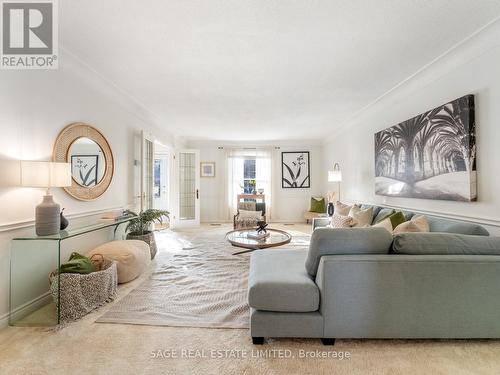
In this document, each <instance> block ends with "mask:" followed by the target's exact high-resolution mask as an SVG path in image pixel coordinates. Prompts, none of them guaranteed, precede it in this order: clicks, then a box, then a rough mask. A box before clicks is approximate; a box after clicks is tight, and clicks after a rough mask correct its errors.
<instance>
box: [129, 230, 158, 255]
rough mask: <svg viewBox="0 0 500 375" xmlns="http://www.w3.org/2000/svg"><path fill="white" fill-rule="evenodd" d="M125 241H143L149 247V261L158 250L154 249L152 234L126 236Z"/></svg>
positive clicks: (153, 235)
mask: <svg viewBox="0 0 500 375" xmlns="http://www.w3.org/2000/svg"><path fill="white" fill-rule="evenodd" d="M127 240H139V241H144V242H146V243H147V244H148V245H149V251H150V253H151V259H154V257H155V256H156V252H157V251H158V248H157V247H156V241H155V234H154V232H144V233H142V234H133V233H128V234H127Z"/></svg>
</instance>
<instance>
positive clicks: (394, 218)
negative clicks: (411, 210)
mask: <svg viewBox="0 0 500 375" xmlns="http://www.w3.org/2000/svg"><path fill="white" fill-rule="evenodd" d="M389 219H390V220H391V224H392V229H394V228H396V227H397V226H398V225H399V224H403V223H404V222H405V221H406V218H405V215H404V214H403V213H402V212H401V211H396V212H394V213H393V214H392V215H390V216H389Z"/></svg>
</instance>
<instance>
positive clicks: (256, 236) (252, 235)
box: [247, 232, 270, 240]
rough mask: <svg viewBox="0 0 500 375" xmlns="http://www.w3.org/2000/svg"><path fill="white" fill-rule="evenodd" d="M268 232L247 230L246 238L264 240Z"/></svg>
mask: <svg viewBox="0 0 500 375" xmlns="http://www.w3.org/2000/svg"><path fill="white" fill-rule="evenodd" d="M269 235H270V234H269V233H257V232H248V234H247V238H250V239H252V240H264V239H266V238H267V237H269Z"/></svg>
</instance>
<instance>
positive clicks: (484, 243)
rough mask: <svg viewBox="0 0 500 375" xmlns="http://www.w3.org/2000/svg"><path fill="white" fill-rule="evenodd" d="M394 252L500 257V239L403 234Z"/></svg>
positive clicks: (395, 239)
mask: <svg viewBox="0 0 500 375" xmlns="http://www.w3.org/2000/svg"><path fill="white" fill-rule="evenodd" d="M392 251H393V252H394V253H396V254H408V255H410V254H411V255H452V254H455V255H500V237H489V236H476V235H467V234H455V233H432V232H431V233H401V234H398V235H396V236H395V237H394V242H393V244H392Z"/></svg>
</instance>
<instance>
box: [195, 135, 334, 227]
mask: <svg viewBox="0 0 500 375" xmlns="http://www.w3.org/2000/svg"><path fill="white" fill-rule="evenodd" d="M262 146H272V147H280V149H279V150H275V151H274V165H273V172H274V181H273V194H272V207H273V208H272V219H271V220H272V221H279V222H298V221H302V220H303V214H304V211H307V209H308V207H309V199H310V197H311V195H325V191H324V189H323V188H324V184H323V181H324V179H326V175H325V174H324V171H323V155H322V146H321V145H320V144H318V142H316V143H315V142H311V141H304V142H301V143H298V142H295V143H289V142H273V143H272V144H268V145H264V144H254V143H247V144H242V143H239V144H235V143H231V144H228V143H225V142H223V141H220V142H216V141H210V142H199V141H196V142H194V141H191V142H188V143H187V147H188V148H195V149H199V150H200V161H215V163H216V171H215V177H204V178H201V181H200V206H201V221H202V222H220V221H227V220H228V219H229V218H228V214H227V209H226V207H227V203H226V201H227V200H226V184H227V181H226V179H227V177H226V166H225V165H226V157H225V150H224V149H219V147H262ZM281 151H309V152H310V161H311V163H310V168H311V188H309V189H282V188H281V153H280V152H281Z"/></svg>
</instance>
